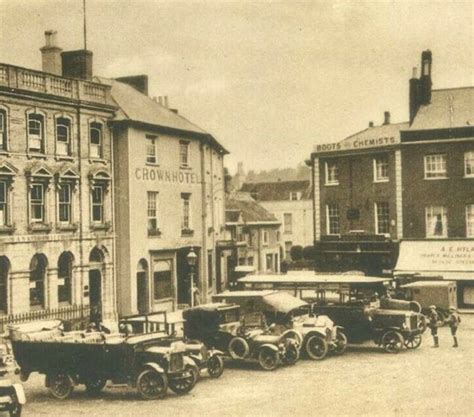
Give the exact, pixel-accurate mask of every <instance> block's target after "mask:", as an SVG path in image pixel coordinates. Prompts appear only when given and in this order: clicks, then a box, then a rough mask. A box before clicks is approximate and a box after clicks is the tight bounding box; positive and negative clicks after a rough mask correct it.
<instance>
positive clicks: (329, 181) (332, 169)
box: [324, 162, 339, 185]
mask: <svg viewBox="0 0 474 417" xmlns="http://www.w3.org/2000/svg"><path fill="white" fill-rule="evenodd" d="M324 166H325V169H326V183H325V184H326V185H339V169H338V167H337V163H336V162H326V164H325V165H324Z"/></svg>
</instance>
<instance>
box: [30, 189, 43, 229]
mask: <svg viewBox="0 0 474 417" xmlns="http://www.w3.org/2000/svg"><path fill="white" fill-rule="evenodd" d="M45 197H46V195H45V185H44V184H39V183H33V184H31V188H30V222H31V223H45V219H46V217H45Z"/></svg>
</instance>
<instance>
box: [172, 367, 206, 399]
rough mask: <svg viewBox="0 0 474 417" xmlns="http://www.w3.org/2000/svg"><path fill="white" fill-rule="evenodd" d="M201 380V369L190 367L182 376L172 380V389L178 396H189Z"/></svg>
mask: <svg viewBox="0 0 474 417" xmlns="http://www.w3.org/2000/svg"><path fill="white" fill-rule="evenodd" d="M198 378H199V369H197V367H196V366H194V365H193V366H191V365H188V366H186V370H185V372H184V373H183V375H182V376H180V377H177V378H171V379H170V384H169V386H170V389H171V391H173V392H175V393H176V394H178V395H183V394H187V393H188V392H189V391H191V390H192V389H193V388H194V385H196V382H197V380H198Z"/></svg>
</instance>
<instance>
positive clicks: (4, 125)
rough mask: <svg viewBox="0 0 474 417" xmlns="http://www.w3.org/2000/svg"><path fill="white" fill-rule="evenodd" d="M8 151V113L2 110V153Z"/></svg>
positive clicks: (0, 115) (0, 140) (0, 124)
mask: <svg viewBox="0 0 474 417" xmlns="http://www.w3.org/2000/svg"><path fill="white" fill-rule="evenodd" d="M6 150H7V112H6V111H5V110H3V109H0V151H6Z"/></svg>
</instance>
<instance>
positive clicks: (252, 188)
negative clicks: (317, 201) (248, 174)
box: [241, 180, 312, 201]
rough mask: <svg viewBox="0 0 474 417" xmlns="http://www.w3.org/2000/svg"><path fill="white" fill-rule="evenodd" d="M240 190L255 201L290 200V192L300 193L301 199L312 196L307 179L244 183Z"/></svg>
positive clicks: (307, 198)
mask: <svg viewBox="0 0 474 417" xmlns="http://www.w3.org/2000/svg"><path fill="white" fill-rule="evenodd" d="M241 191H244V192H247V193H250V195H251V196H252V197H253V198H254V199H255V200H257V201H284V200H290V193H291V192H297V193H301V197H300V198H301V200H310V199H311V196H312V192H311V183H310V181H309V180H301V181H278V182H258V183H245V184H243V185H242V188H241Z"/></svg>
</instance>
